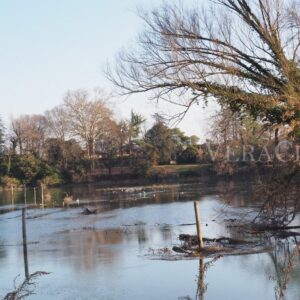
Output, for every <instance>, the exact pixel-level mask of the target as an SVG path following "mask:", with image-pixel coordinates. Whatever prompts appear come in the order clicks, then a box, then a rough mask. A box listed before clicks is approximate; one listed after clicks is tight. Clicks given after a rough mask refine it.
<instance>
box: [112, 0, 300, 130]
mask: <svg viewBox="0 0 300 300" xmlns="http://www.w3.org/2000/svg"><path fill="white" fill-rule="evenodd" d="M299 5H300V1H299V0H295V1H292V0H253V1H247V0H215V1H211V5H210V6H207V5H205V2H204V4H203V5H202V6H200V7H189V8H184V7H183V6H182V5H176V4H174V3H171V4H165V5H164V6H162V7H160V8H158V9H155V10H153V11H151V12H149V13H141V14H140V16H141V18H142V20H143V21H144V24H145V30H144V31H143V33H142V34H141V35H140V36H139V39H138V47H137V49H134V50H132V51H127V52H123V53H120V55H119V57H118V59H117V62H116V67H115V68H108V70H107V75H108V77H109V79H110V80H112V82H113V83H114V84H115V85H116V86H118V87H119V88H120V89H121V93H122V94H133V93H140V92H153V94H152V96H153V97H154V98H157V99H164V100H166V101H169V102H170V103H173V104H176V105H179V106H181V107H182V108H183V112H182V113H181V114H179V115H177V116H180V117H183V116H184V114H185V113H186V111H187V110H188V109H189V108H190V107H191V105H192V104H193V103H198V102H199V101H200V100H203V101H205V102H206V101H208V99H215V100H216V101H218V102H219V103H221V104H226V105H228V106H230V108H231V109H232V110H233V111H248V112H250V113H251V114H252V115H253V116H254V117H255V118H256V117H260V118H261V120H262V121H263V122H265V123H266V124H268V125H281V124H288V125H291V126H292V127H295V126H298V124H299V118H298V115H299V105H300V101H299V100H300V89H299V80H300V69H299V60H300V51H299V48H300V13H299V11H300V9H299Z"/></svg>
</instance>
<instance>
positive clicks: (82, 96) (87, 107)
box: [64, 90, 112, 158]
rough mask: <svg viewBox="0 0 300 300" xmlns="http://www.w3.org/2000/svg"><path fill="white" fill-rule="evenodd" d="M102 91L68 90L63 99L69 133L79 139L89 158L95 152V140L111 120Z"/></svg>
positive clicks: (110, 113)
mask: <svg viewBox="0 0 300 300" xmlns="http://www.w3.org/2000/svg"><path fill="white" fill-rule="evenodd" d="M105 102H106V97H105V96H104V94H103V92H101V91H95V93H94V95H92V96H91V95H89V93H88V92H87V91H86V90H75V91H71V92H68V93H67V95H66V97H65V99H64V107H65V114H66V117H67V120H68V122H69V127H70V130H69V131H70V134H71V135H73V136H74V137H78V138H79V139H81V140H82V141H83V142H84V143H85V145H86V149H87V153H88V156H89V158H92V157H93V156H94V154H95V142H96V140H97V139H99V138H100V137H101V136H102V135H103V134H104V133H105V132H106V129H107V127H108V124H109V123H110V122H111V118H112V111H111V109H110V108H109V107H108V106H107V104H106V103H105Z"/></svg>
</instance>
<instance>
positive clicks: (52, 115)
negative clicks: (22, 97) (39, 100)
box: [45, 105, 70, 141]
mask: <svg viewBox="0 0 300 300" xmlns="http://www.w3.org/2000/svg"><path fill="white" fill-rule="evenodd" d="M45 117H46V119H47V123H48V127H49V129H50V135H53V136H54V137H55V138H57V139H59V140H61V141H65V140H66V138H67V136H68V131H69V127H70V126H69V121H68V118H67V112H66V110H65V108H64V106H63V105H59V106H56V107H54V108H53V109H51V110H48V111H46V112H45Z"/></svg>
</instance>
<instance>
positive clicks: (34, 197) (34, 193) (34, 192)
mask: <svg viewBox="0 0 300 300" xmlns="http://www.w3.org/2000/svg"><path fill="white" fill-rule="evenodd" d="M33 199H34V205H36V187H34V188H33Z"/></svg>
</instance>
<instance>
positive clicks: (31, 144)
mask: <svg viewBox="0 0 300 300" xmlns="http://www.w3.org/2000/svg"><path fill="white" fill-rule="evenodd" d="M47 128H48V126H47V120H46V118H45V117H44V116H42V115H23V116H20V117H18V118H15V119H13V120H12V122H11V140H14V141H16V143H17V145H18V148H19V152H20V154H24V153H25V152H32V153H37V154H38V155H39V156H43V151H44V143H45V139H46V137H47V134H48V132H47Z"/></svg>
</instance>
